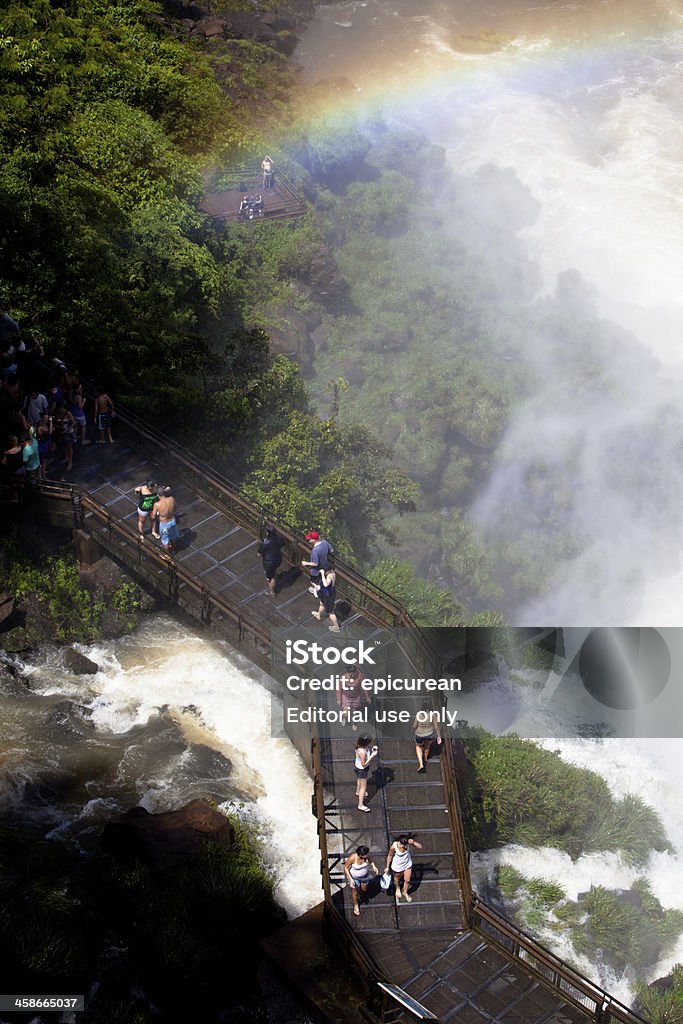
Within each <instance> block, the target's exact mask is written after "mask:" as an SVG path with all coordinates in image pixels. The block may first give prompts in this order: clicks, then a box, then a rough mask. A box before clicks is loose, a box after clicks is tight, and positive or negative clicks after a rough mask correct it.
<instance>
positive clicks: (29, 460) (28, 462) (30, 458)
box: [22, 427, 40, 482]
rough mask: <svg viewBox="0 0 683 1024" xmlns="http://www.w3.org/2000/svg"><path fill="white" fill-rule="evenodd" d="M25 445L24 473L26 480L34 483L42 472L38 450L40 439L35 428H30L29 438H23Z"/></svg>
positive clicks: (23, 455)
mask: <svg viewBox="0 0 683 1024" xmlns="http://www.w3.org/2000/svg"><path fill="white" fill-rule="evenodd" d="M23 445H24V450H23V452H22V459H23V463H24V471H25V473H26V479H27V480H29V481H30V482H32V481H34V480H35V479H36V477H37V476H38V473H39V470H40V452H39V450H38V438H37V436H36V431H35V428H34V427H31V428H30V430H29V433H28V437H25V438H23Z"/></svg>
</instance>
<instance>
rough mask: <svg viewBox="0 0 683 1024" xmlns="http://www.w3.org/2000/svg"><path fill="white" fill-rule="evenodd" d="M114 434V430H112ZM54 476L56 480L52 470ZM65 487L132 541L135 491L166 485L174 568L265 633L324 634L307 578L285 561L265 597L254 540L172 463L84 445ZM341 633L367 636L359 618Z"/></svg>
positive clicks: (124, 449) (119, 448)
mask: <svg viewBox="0 0 683 1024" xmlns="http://www.w3.org/2000/svg"><path fill="white" fill-rule="evenodd" d="M114 429H115V430H116V427H115V428H114ZM53 475H59V474H58V473H57V474H55V473H54V471H53ZM63 477H64V479H65V480H67V481H68V482H69V483H70V484H73V485H75V486H77V487H79V488H80V489H82V490H83V491H84V492H85V493H86V494H88V495H89V496H90V497H91V498H92V499H93V500H94V501H96V502H97V503H98V504H99V505H101V506H102V507H103V508H105V509H106V511H107V512H108V513H109V514H110V515H111V516H112V517H114V518H115V519H116V520H118V521H119V522H120V523H122V524H123V525H124V526H127V527H128V528H129V529H130V531H131V533H132V534H133V535H134V536H135V537H137V502H136V498H135V493H134V491H135V488H136V487H138V486H139V485H140V484H142V483H144V481H145V480H147V479H148V478H150V477H156V478H158V479H159V481H160V482H161V483H162V484H163V483H165V482H166V481H169V482H170V483H172V484H173V495H174V497H175V499H176V503H177V508H178V513H177V516H176V519H177V523H178V529H179V530H180V535H181V536H180V540H179V541H178V544H177V553H176V556H175V561H176V562H177V564H178V565H180V566H182V567H183V568H184V569H186V570H187V571H188V572H189V573H191V575H192V576H193V577H194V578H196V579H197V580H198V581H200V582H201V583H203V584H206V586H207V587H209V588H210V589H211V590H212V591H213V592H214V593H215V594H217V595H219V596H223V597H224V598H225V599H226V600H228V601H229V603H230V604H231V605H232V606H234V607H235V608H238V609H240V608H241V609H245V610H248V611H249V613H250V614H251V615H252V616H255V617H257V618H258V619H259V620H260V621H261V622H262V623H264V624H265V625H266V626H267V627H268V628H269V629H271V630H276V629H287V628H288V627H291V626H295V625H296V626H298V627H300V628H301V629H304V630H305V633H303V634H302V635H307V636H310V638H311V639H318V640H319V641H322V640H323V639H324V640H327V639H328V638H329V637H330V633H329V632H328V630H327V626H326V624H325V622H317V621H316V620H315V619H314V618H313V617H312V615H311V612H312V611H313V610H314V609H316V608H317V602H316V601H315V600H314V598H313V597H312V595H311V594H310V593H309V591H308V584H309V580H308V576H307V575H306V574H305V573H303V572H301V571H300V568H299V567H298V566H295V565H292V563H291V562H289V563H288V562H286V561H284V562H283V564H282V566H281V567H280V573H279V575H280V579H281V589H280V590H279V592H278V593H277V594H276V596H275V597H274V598H273V597H270V596H269V595H268V594H267V586H266V580H265V577H264V573H263V568H262V563H261V558H260V556H259V555H258V553H257V549H258V541H257V540H256V539H255V538H254V537H253V535H252V534H250V533H249V532H247V530H245V529H243V528H242V527H241V526H239V525H237V524H236V523H235V522H234V521H233V520H231V519H230V518H229V516H228V515H227V514H226V513H225V512H224V511H222V510H221V509H220V508H218V507H217V506H215V505H213V504H212V503H211V502H210V501H209V500H208V499H207V498H205V497H201V496H199V495H197V494H196V493H194V492H193V491H192V489H191V488H190V487H189V485H188V484H186V483H184V482H182V481H181V482H179V483H178V482H177V474H176V473H175V472H174V467H173V464H172V460H168V459H164V453H163V451H160V452H159V459H158V460H151V459H150V458H148V457H147V456H144V455H142V454H141V453H140V452H139V451H138V450H136V449H135V448H133V447H129V446H128V445H126V444H125V443H124V442H122V441H117V442H115V443H114V444H103V445H100V444H91V445H88V446H87V447H85V448H83V447H80V446H78V447H77V448H76V449H75V455H74V464H73V469H72V470H71V471H70V472H69V473H65V474H63ZM143 544H144V545H145V546H150V547H155V548H158V549H159V550H161V545H160V542H159V541H157V540H154V539H153V538H152V536H151V533H149V532H147V533H146V534H145V540H144V541H143ZM344 625H345V627H346V628H348V627H352V628H356V627H364V628H368V629H373V628H374V627H373V625H372V623H371V622H370V621H369V620H368V619H367V618H366V617H365V616H363V615H362V614H361V613H359V612H353V611H352V613H351V615H350V616H349V618H348V619H347V620H346V622H345V624H344Z"/></svg>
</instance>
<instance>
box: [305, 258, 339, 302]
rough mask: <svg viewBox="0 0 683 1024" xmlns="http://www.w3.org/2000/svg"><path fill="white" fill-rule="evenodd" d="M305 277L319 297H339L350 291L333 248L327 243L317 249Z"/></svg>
mask: <svg viewBox="0 0 683 1024" xmlns="http://www.w3.org/2000/svg"><path fill="white" fill-rule="evenodd" d="M305 277H306V280H307V281H308V283H309V284H310V286H311V288H312V289H313V292H314V294H315V297H316V298H318V299H322V298H324V297H327V298H338V297H340V296H342V295H345V294H346V292H347V291H348V286H347V284H346V282H345V280H344V278H343V277H342V275H341V274H340V273H339V270H338V268H337V262H336V260H335V258H334V255H333V253H332V250H331V249H330V248H329V246H327V245H320V246H318V248H317V249H316V250H315V252H314V253H313V255H312V257H311V262H310V264H309V267H308V272H307V273H306V275H305Z"/></svg>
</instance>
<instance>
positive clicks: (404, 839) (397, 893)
mask: <svg viewBox="0 0 683 1024" xmlns="http://www.w3.org/2000/svg"><path fill="white" fill-rule="evenodd" d="M413 849H416V850H421V849H422V844H421V843H418V841H417V839H415V836H414V834H413V833H412V832H410V833H403V834H401V835H400V836H398V837H397V838H396V839H394V841H393V842H392V843H391V845H390V846H389V852H388V853H387V858H386V870H385V872H384V886H383V888H387V889H388V888H389V886H390V885H391V881H392V880H393V883H394V898H395V900H396V904H397V905H399V904H400V902H401V899H404V900H405V901H406V903H412V902H413V898H412V896H411V895H410V894H409V892H408V890H409V887H410V880H411V878H412V874H413V858H412V850H413ZM344 874H345V875H346V878H347V880H348V883H349V887H350V889H351V899H352V901H353V913H354V915H355V917H360V900H359V896H361V895H364V894H365V893H366V892H367V891H368V886H369V885H370V883H371V882H372V881H373V879H375V878H378V877H379V874H380V873H379V870H378V868H377V865H376V864H375V862H374V861H372V860H370V847H369V846H357V847H356V851H355V853H352V854H351V855H350V856H349V857H347V859H346V861H345V863H344ZM401 887H402V888H401Z"/></svg>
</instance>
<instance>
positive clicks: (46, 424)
mask: <svg viewBox="0 0 683 1024" xmlns="http://www.w3.org/2000/svg"><path fill="white" fill-rule="evenodd" d="M36 436H37V438H38V454H39V455H40V472H39V473H38V479H39V480H47V464H48V462H49V459H50V455H51V454H52V452H53V451H54V450H55V444H54V441H53V439H52V417H51V416H48V414H47V413H46V412H45V413H43V415H42V416H41V417H40V423H39V424H38V426H37V427H36Z"/></svg>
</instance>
